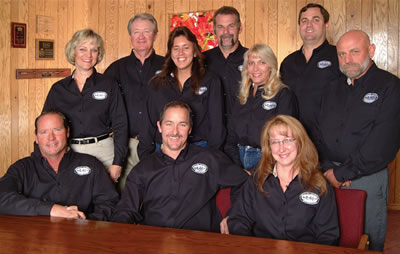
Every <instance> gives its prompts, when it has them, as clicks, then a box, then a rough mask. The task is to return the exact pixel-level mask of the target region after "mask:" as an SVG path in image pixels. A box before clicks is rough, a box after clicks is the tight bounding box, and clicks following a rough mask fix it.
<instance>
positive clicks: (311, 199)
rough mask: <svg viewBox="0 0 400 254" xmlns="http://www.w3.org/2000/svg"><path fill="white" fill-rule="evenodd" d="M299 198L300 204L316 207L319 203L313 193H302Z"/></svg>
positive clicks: (317, 197)
mask: <svg viewBox="0 0 400 254" xmlns="http://www.w3.org/2000/svg"><path fill="white" fill-rule="evenodd" d="M299 198H300V201H301V202H303V203H304V204H307V205H316V204H318V203H319V196H318V195H317V194H315V193H313V192H303V193H301V194H300V196H299Z"/></svg>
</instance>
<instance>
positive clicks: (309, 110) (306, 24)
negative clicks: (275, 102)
mask: <svg viewBox="0 0 400 254" xmlns="http://www.w3.org/2000/svg"><path fill="white" fill-rule="evenodd" d="M298 24H299V33H300V37H301V39H302V40H303V46H302V47H301V48H300V49H299V50H297V51H295V52H293V53H292V54H290V55H289V56H287V57H286V58H285V59H284V60H283V62H282V64H281V67H280V72H281V78H282V81H283V83H285V84H286V85H287V86H289V87H290V88H291V89H292V90H293V92H294V93H295V94H296V96H297V100H298V103H299V120H300V121H301V123H302V124H303V125H304V127H305V128H306V130H307V132H308V135H309V136H310V137H311V139H312V140H313V141H314V135H313V132H314V129H315V126H316V123H317V115H318V112H319V106H320V104H321V96H322V94H323V93H324V90H325V89H326V86H327V85H328V84H329V82H330V81H332V80H335V79H336V78H338V77H339V76H340V75H341V74H340V71H339V68H338V60H337V55H336V48H335V46H333V45H330V44H329V43H328V41H327V39H326V31H327V29H328V27H329V12H328V11H327V10H326V9H325V8H324V7H323V6H321V5H319V4H315V3H309V4H307V5H306V6H304V7H303V8H302V9H301V10H300V12H299V17H298Z"/></svg>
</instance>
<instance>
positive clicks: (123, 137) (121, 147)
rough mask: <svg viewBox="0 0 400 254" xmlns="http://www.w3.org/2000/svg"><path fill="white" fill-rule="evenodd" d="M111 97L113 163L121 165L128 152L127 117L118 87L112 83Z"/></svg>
mask: <svg viewBox="0 0 400 254" xmlns="http://www.w3.org/2000/svg"><path fill="white" fill-rule="evenodd" d="M112 86H113V87H112V95H111V96H112V99H111V105H110V113H109V115H110V117H111V128H112V130H113V132H114V160H113V165H119V166H122V165H123V164H124V162H125V158H126V155H127V153H128V118H127V115H126V110H125V105H124V101H123V99H122V94H121V91H120V88H119V86H118V84H117V83H116V82H113V83H112Z"/></svg>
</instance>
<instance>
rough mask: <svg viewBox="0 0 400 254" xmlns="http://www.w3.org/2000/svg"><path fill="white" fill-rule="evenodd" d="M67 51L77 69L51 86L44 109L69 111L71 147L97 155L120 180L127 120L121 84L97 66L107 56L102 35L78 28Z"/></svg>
mask: <svg viewBox="0 0 400 254" xmlns="http://www.w3.org/2000/svg"><path fill="white" fill-rule="evenodd" d="M65 55H66V57H67V60H68V62H69V63H70V64H72V65H74V66H75V70H74V72H73V73H72V76H69V77H67V78H65V79H63V80H60V81H58V82H57V83H55V84H54V85H53V86H52V87H51V89H50V91H49V94H48V95H47V98H46V101H45V103H44V106H43V111H49V110H57V111H60V112H62V113H63V114H64V115H66V116H67V118H68V120H69V121H70V126H71V130H70V133H69V134H70V136H69V138H70V142H71V148H72V149H73V150H74V151H75V152H79V153H86V154H90V155H92V156H95V157H96V158H97V159H98V160H100V161H101V162H102V163H103V164H104V166H105V167H106V168H107V170H108V173H109V175H110V177H111V179H112V180H113V181H114V182H117V181H118V178H119V176H120V175H121V170H122V165H123V164H124V161H125V157H126V154H127V152H128V120H127V116H126V111H125V106H124V102H123V99H122V95H121V92H120V90H119V86H118V84H117V83H116V82H115V81H113V80H112V79H109V78H106V77H104V76H103V75H102V74H100V73H97V72H96V69H95V65H96V64H97V63H99V62H100V61H101V60H102V58H103V56H104V46H103V39H102V38H101V36H100V35H98V34H97V33H95V32H94V31H93V30H91V29H83V30H80V31H77V32H76V33H75V34H74V35H73V36H72V39H71V40H70V41H69V42H68V43H67V45H66V47H65Z"/></svg>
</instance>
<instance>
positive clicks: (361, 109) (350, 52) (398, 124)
mask: <svg viewBox="0 0 400 254" xmlns="http://www.w3.org/2000/svg"><path fill="white" fill-rule="evenodd" d="M336 48H337V55H338V59H339V67H340V70H341V72H342V73H343V74H344V75H345V76H343V77H341V78H339V79H337V80H335V81H333V82H331V83H330V84H329V86H328V88H327V89H326V93H325V94H324V96H323V97H322V105H321V111H320V114H319V118H318V121H319V125H318V126H319V135H318V141H317V147H318V148H319V152H320V155H321V157H320V160H321V168H322V170H323V171H324V176H325V177H326V179H327V180H328V181H329V182H330V183H331V184H332V185H333V186H334V187H336V188H341V187H343V188H350V189H361V190H365V191H366V192H367V201H366V209H365V233H366V234H368V235H369V239H370V249H372V250H379V251H382V250H383V245H384V242H385V235H386V217H387V202H388V199H387V197H388V169H387V165H388V164H389V163H390V162H391V161H392V160H393V159H394V157H395V155H396V153H397V150H398V149H399V144H400V103H399V99H400V82H399V79H398V78H397V77H396V76H394V75H392V74H390V73H389V72H387V71H384V70H381V69H379V68H378V67H377V66H376V64H375V63H374V62H373V61H372V57H373V56H374V54H375V45H374V44H371V43H370V39H369V37H368V35H367V34H366V33H365V32H363V31H360V30H352V31H349V32H347V33H345V34H344V35H342V37H341V38H340V39H339V41H338V42H337V45H336Z"/></svg>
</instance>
